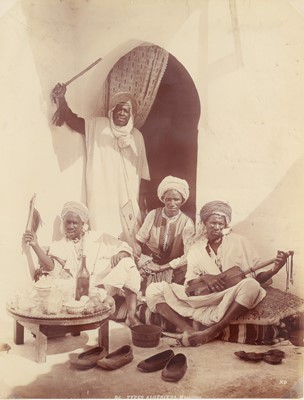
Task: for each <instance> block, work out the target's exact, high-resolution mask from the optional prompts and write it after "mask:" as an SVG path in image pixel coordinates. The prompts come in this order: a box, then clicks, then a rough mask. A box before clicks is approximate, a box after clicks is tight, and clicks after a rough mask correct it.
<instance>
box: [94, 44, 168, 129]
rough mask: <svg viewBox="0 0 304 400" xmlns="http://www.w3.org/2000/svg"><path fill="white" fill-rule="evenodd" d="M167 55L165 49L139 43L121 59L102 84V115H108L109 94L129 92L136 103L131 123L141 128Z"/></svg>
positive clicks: (164, 68) (154, 95)
mask: <svg viewBox="0 0 304 400" xmlns="http://www.w3.org/2000/svg"><path fill="white" fill-rule="evenodd" d="M168 58H169V53H168V52H167V51H166V50H164V49H162V48H160V47H158V46H154V45H142V46H138V47H136V48H135V49H133V50H131V51H130V52H129V53H127V54H126V55H125V56H123V57H122V58H120V59H119V60H118V62H117V63H116V64H115V65H114V67H113V68H112V69H111V71H110V73H109V75H108V77H107V79H106V81H105V83H104V87H103V99H102V105H101V109H102V115H103V116H107V115H108V111H109V99H110V98H111V96H113V95H114V94H115V93H117V92H130V93H131V94H132V95H133V96H134V97H135V99H136V100H137V104H138V109H137V116H136V118H135V121H134V126H135V127H136V128H140V127H141V126H142V125H143V124H144V122H145V120H146V118H147V116H148V114H149V112H150V110H151V107H152V104H153V102H154V100H155V97H156V94H157V91H158V88H159V85H160V82H161V80H162V77H163V75H164V72H165V70H166V67H167V63H168Z"/></svg>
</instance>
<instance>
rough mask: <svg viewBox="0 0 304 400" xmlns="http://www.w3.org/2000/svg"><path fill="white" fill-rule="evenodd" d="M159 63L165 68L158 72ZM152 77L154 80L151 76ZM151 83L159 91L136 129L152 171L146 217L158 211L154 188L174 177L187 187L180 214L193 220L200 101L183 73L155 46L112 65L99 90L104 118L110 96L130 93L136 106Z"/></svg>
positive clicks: (134, 51)
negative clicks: (152, 211) (185, 182)
mask: <svg viewBox="0 0 304 400" xmlns="http://www.w3.org/2000/svg"><path fill="white" fill-rule="evenodd" d="M164 53H165V55H164ZM154 57H155V59H154ZM157 57H158V58H157ZM163 58H166V60H167V62H166V64H163V65H164V68H165V69H164V70H163V71H161V67H160V64H161V60H162V59H163ZM156 59H157V60H158V61H155V60H156ZM146 64H147V65H148V64H149V65H150V69H148V71H147V73H146V75H143V74H142V69H143V70H144V69H145V66H146ZM153 73H154V74H155V75H156V76H157V77H155V76H152V75H153ZM150 74H151V76H150ZM155 79H156V80H158V90H157V91H156V92H155V91H154V93H153V96H151V97H152V98H153V99H154V102H153V104H152V106H151V104H150V107H149V111H148V115H145V117H144V119H143V121H144V122H143V123H142V124H140V125H139V126H137V125H135V126H137V127H139V129H140V131H141V132H142V134H143V137H144V140H145V145H146V152H147V157H148V163H149V168H150V175H151V181H150V182H149V184H148V185H147V190H148V193H147V206H148V211H150V210H152V209H154V208H156V207H159V206H161V205H162V203H161V202H160V201H159V199H158V198H157V187H158V185H159V183H160V181H161V180H162V179H163V178H164V177H165V176H167V175H173V176H177V177H179V178H183V179H186V180H187V182H188V183H189V186H190V197H189V199H188V201H187V203H186V204H185V205H184V206H183V211H184V212H185V213H186V214H188V215H189V216H190V217H192V218H193V219H195V215H196V204H195V201H196V175H197V171H196V170H197V137H198V121H199V118H200V101H199V96H198V93H197V90H196V87H195V85H194V82H193V80H192V78H191V76H190V75H189V73H188V71H187V70H186V68H185V67H184V66H183V65H182V64H181V63H180V62H179V61H178V60H177V59H176V58H175V57H174V56H173V55H171V54H169V53H167V52H166V51H165V50H164V49H161V48H160V47H159V46H155V45H153V44H149V43H145V44H142V45H140V46H137V47H135V48H133V49H132V50H131V51H129V52H128V53H126V54H125V55H124V56H123V57H121V58H120V59H119V60H118V61H117V62H116V64H115V65H114V66H113V67H112V69H111V71H110V72H109V74H108V77H107V79H106V82H105V85H104V88H103V101H102V109H103V115H107V107H108V105H109V98H110V96H111V94H113V93H116V92H117V91H130V92H131V93H132V94H133V95H134V96H135V97H136V96H137V95H138V97H136V100H138V101H143V99H142V98H141V97H142V95H143V93H147V92H148V91H149V90H151V87H149V89H147V87H145V86H141V85H143V83H142V82H143V81H145V83H146V84H147V82H150V81H152V82H155ZM152 86H153V85H152Z"/></svg>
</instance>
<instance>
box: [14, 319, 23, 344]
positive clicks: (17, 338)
mask: <svg viewBox="0 0 304 400" xmlns="http://www.w3.org/2000/svg"><path fill="white" fill-rule="evenodd" d="M14 342H15V344H24V326H23V325H21V324H20V323H19V322H18V321H15V324H14Z"/></svg>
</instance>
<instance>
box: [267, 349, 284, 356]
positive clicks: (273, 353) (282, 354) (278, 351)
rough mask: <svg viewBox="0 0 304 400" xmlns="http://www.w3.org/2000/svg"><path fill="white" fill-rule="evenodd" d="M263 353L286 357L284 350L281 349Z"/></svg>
mask: <svg viewBox="0 0 304 400" xmlns="http://www.w3.org/2000/svg"><path fill="white" fill-rule="evenodd" d="M262 354H263V356H277V357H281V358H284V357H285V353H284V351H283V350H279V349H272V350H268V351H266V353H262Z"/></svg>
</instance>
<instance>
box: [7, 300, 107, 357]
mask: <svg viewBox="0 0 304 400" xmlns="http://www.w3.org/2000/svg"><path fill="white" fill-rule="evenodd" d="M114 311H115V307H113V308H111V309H109V310H105V311H101V312H97V313H94V314H88V315H82V314H67V313H60V314H58V315H47V314H45V315H44V314H43V315H41V316H40V315H39V316H34V315H30V314H25V313H23V312H21V311H16V310H14V309H11V308H10V307H7V312H8V314H9V315H10V316H11V317H13V318H14V320H15V324H14V343H15V344H24V328H26V329H29V330H30V331H31V332H32V333H33V334H34V335H35V342H36V362H38V363H43V362H45V361H46V350H47V338H48V337H51V336H52V337H54V336H56V335H57V336H59V335H64V334H66V333H71V334H74V335H78V334H79V333H80V332H81V331H87V330H91V329H99V331H98V344H99V346H103V347H105V348H106V349H107V351H108V350H109V319H110V316H111V315H112V314H113V313H114Z"/></svg>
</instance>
